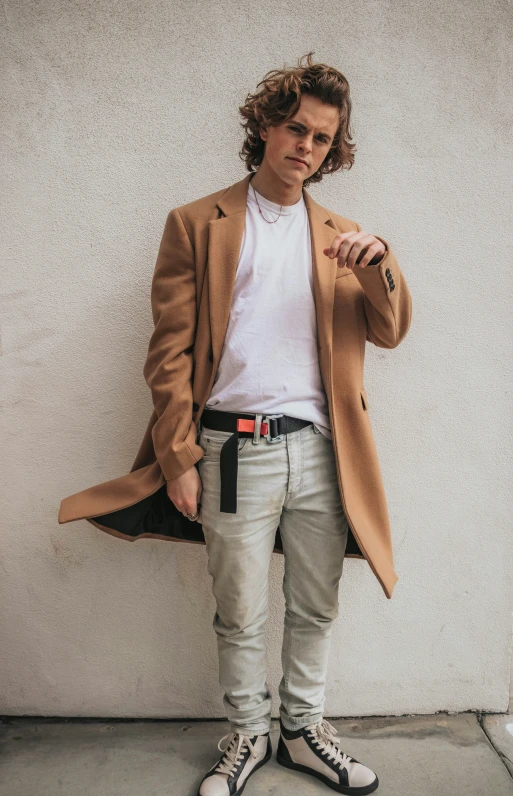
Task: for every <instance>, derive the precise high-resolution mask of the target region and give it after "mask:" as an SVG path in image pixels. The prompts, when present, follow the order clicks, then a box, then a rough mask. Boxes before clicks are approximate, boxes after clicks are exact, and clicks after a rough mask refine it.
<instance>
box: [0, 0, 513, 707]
mask: <svg viewBox="0 0 513 796" xmlns="http://www.w3.org/2000/svg"><path fill="white" fill-rule="evenodd" d="M2 18H3V19H2V21H3V25H2V32H1V34H0V35H1V39H0V45H1V52H2V57H1V65H2V80H1V81H0V92H1V111H2V132H1V151H2V160H1V180H2V185H3V213H2V222H1V236H2V237H1V253H2V276H1V321H0V337H1V340H0V342H1V356H0V368H1V424H2V425H1V434H2V443H1V447H2V458H1V461H2V468H3V476H2V478H1V483H2V505H1V509H0V517H1V520H0V522H1V535H0V545H1V551H0V554H1V555H0V564H1V575H2V577H1V580H0V589H1V593H0V600H1V602H0V604H1V605H2V609H1V613H2V625H3V626H2V628H1V631H2V644H1V647H0V677H1V692H0V712H1V713H4V714H31V715H34V714H35V715H47V716H136V717H144V716H148V717H222V716H223V711H222V706H221V692H220V689H219V687H218V683H217V653H216V643H215V636H214V632H213V630H212V626H211V623H212V619H213V614H214V599H213V596H212V593H211V580H210V576H209V575H208V574H207V571H206V552H205V549H204V548H203V547H198V546H192V545H178V544H173V543H171V542H162V541H161V542H157V541H149V540H142V541H139V542H136V543H133V544H130V543H128V542H124V541H121V540H118V539H115V538H112V537H109V536H108V535H106V534H104V533H102V532H101V531H98V530H97V529H95V528H93V527H92V526H91V525H90V524H88V523H87V522H86V521H82V522H78V523H71V524H68V525H63V526H59V525H58V524H57V512H58V507H59V502H60V500H61V498H63V497H65V496H67V495H69V494H72V493H74V492H77V491H79V490H81V489H84V488H86V487H88V486H92V485H93V484H96V483H99V482H101V481H105V480H108V479H110V478H114V477H117V476H118V475H122V474H124V473H125V472H127V471H128V469H129V468H130V466H131V464H132V462H133V459H134V458H135V454H136V452H137V449H138V447H139V443H140V441H141V437H142V434H143V431H144V429H145V428H146V424H147V421H148V419H149V416H150V413H151V408H152V407H151V397H150V392H149V390H148V388H147V386H146V384H145V382H144V379H143V376H142V366H143V362H144V359H145V355H146V350H147V345H148V341H149V337H150V334H151V330H152V321H151V312H150V301H149V289H150V282H151V276H152V272H153V267H154V263H155V258H156V254H157V249H158V244H159V241H160V236H161V234H162V230H163V226H164V222H165V219H166V215H167V213H168V212H169V210H170V209H171V208H172V207H175V206H177V205H180V204H183V203H185V202H187V201H190V200H192V199H195V198H197V197H199V196H202V195H205V194H207V193H210V192H212V191H215V190H218V189H219V188H222V187H224V186H226V187H227V186H229V185H230V184H231V183H233V182H235V180H238V179H240V178H241V177H243V176H244V174H245V171H244V168H243V165H242V163H241V161H240V160H239V158H238V155H237V153H238V150H239V147H240V144H241V141H242V138H241V136H242V131H241V129H240V128H239V126H238V125H239V119H238V111H237V109H238V105H240V104H242V102H243V101H244V98H245V96H246V93H247V92H248V91H251V90H253V89H254V88H255V86H256V83H257V81H258V80H260V79H261V78H262V77H263V75H264V74H265V72H266V71H267V70H269V69H271V68H275V67H281V66H283V65H284V64H287V65H292V64H294V63H295V62H296V60H297V58H298V57H299V56H300V55H302V54H303V53H306V52H308V50H313V51H314V52H315V58H316V60H322V61H325V62H328V63H332V64H333V65H334V66H336V67H338V68H339V69H341V70H342V71H343V72H344V73H345V74H346V76H347V77H348V79H349V81H350V84H351V87H352V98H353V103H354V116H353V119H354V132H355V138H356V142H357V146H358V151H357V154H356V163H355V166H354V167H353V169H352V170H351V171H350V172H344V173H341V174H338V175H335V176H333V177H331V178H326V179H325V180H324V182H323V183H322V184H321V185H319V186H311V188H310V190H311V193H312V195H313V196H314V198H316V199H317V200H318V201H320V202H321V203H323V204H325V205H327V206H328V207H330V208H332V209H333V210H334V211H336V212H338V213H341V214H342V215H346V216H348V217H349V218H352V219H354V220H357V221H358V222H359V223H361V224H362V226H363V227H364V229H365V230H368V231H370V232H375V233H378V234H380V235H382V236H383V237H385V238H386V239H387V240H388V241H389V242H390V243H391V245H392V246H393V248H394V251H395V253H396V255H397V257H398V260H399V263H400V264H401V267H402V269H403V271H404V273H405V275H406V278H407V280H408V283H409V285H410V289H411V292H412V295H413V306H414V317H413V322H412V326H411V329H410V333H409V335H408V337H407V338H406V340H405V341H404V342H403V344H402V345H401V346H400V347H399V348H398V349H396V350H394V351H385V350H377V349H375V348H374V347H373V346H371V345H370V344H369V346H368V348H367V366H366V384H367V389H368V394H369V399H370V411H371V418H372V422H373V427H374V433H375V436H376V442H377V445H378V450H379V453H380V460H381V464H382V470H383V477H384V481H385V487H386V490H387V496H388V501H389V509H390V515H391V521H392V531H393V539H394V551H395V563H396V570H397V573H398V575H399V582H398V584H397V585H396V587H395V591H394V595H393V598H392V600H387V599H386V597H385V595H384V594H383V592H382V590H381V587H380V586H379V583H378V582H377V581H376V579H375V578H374V576H373V574H372V572H371V570H370V568H369V567H368V565H367V564H366V563H365V562H363V561H355V560H347V559H346V563H345V573H344V577H343V579H342V584H341V592H340V602H341V605H340V616H339V619H338V621H337V625H336V628H335V632H334V636H333V643H332V656H331V663H330V672H329V681H328V688H327V700H326V715H327V716H332V717H333V716H340V715H344V716H359V715H376V714H378V715H379V714H387V715H388V714H390V715H396V714H404V713H432V712H435V711H440V710H442V711H443V710H449V711H465V710H473V709H482V710H489V711H505V710H506V709H507V707H508V694H509V684H510V663H511V638H512V637H511V629H512V628H511V608H512V604H513V599H512V598H513V594H512V592H513V587H512V552H513V551H512V536H513V534H512V530H513V528H512V508H513V501H512V462H511V458H512V457H511V452H512V444H511V442H512V361H513V360H512V356H511V354H512V351H511V348H512V331H513V326H512V301H511V291H512V288H513V275H512V274H513V270H512V266H513V262H512V259H513V258H512V247H511V241H512V233H513V225H512V221H513V218H512V215H513V214H512V208H513V188H512V180H511V174H512V165H513V151H512V150H513V147H512V140H511V131H512V121H513V113H512V110H513V109H512V103H511V95H510V93H509V88H510V86H511V85H512V81H513V74H512V63H511V53H512V47H511V45H512V39H513V33H512V26H511V6H510V4H509V3H508V2H506V0H502V1H501V0H496V2H493V0H492V2H488V3H487V4H486V6H483V4H482V3H480V2H477V0H473V2H461V1H460V2H456V3H452V4H450V5H448V4H447V3H446V2H444V0H434V2H432V3H430V4H429V5H427V6H426V5H424V4H421V3H413V2H406V1H405V2H396V3H391V2H388V3H387V2H376V1H372V0H357V2H351V3H350V2H337V3H334V2H332V0H330V1H329V2H328V0H317V2H316V3H315V4H312V3H309V2H304V0H296V2H294V3H291V2H285V3H280V2H276V0H272V2H271V1H270V0H260V2H259V3H257V4H255V3H249V2H246V1H245V0H243V2H240V1H239V0H225V2H210V3H206V2H203V3H202V2H197V1H196V2H194V0H193V1H192V2H191V0H175V2H170V0H161V1H160V2H158V1H157V0H152V1H150V2H147V3H139V2H134V0H128V1H127V2H124V3H99V2H87V3H86V2H83V3H77V2H63V1H62V0H61V2H58V1H57V2H51V0H47V2H37V1H36V0H32V2H30V1H29V0H21V1H20V0H18V1H17V2H14V0H7V2H6V3H5V4H4V5H3V10H2ZM282 564H283V561H282V559H281V558H280V557H278V556H274V557H273V563H272V569H271V578H272V588H271V605H272V607H271V617H270V620H269V625H268V643H269V683H270V686H271V689H272V691H273V694H274V695H275V698H276V701H275V706H274V715H275V716H277V711H278V701H277V685H278V682H279V679H280V676H281V669H280V647H281V628H282V619H283V598H282V594H281V578H282Z"/></svg>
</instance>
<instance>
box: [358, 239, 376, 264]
mask: <svg viewBox="0 0 513 796" xmlns="http://www.w3.org/2000/svg"><path fill="white" fill-rule="evenodd" d="M380 251H381V246H380V245H379V242H378V243H373V244H371V245H370V246H369V247H368V248H367V251H366V252H365V254H364V256H363V257H362V258H361V259H360V260H359V262H358V261H357V264H358V265H359V267H360V268H366V267H367V266H368V264H369V263H370V261H371V260H373V259H374V257H376V255H377V254H378V252H380Z"/></svg>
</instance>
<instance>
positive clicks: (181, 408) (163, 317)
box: [58, 174, 412, 599]
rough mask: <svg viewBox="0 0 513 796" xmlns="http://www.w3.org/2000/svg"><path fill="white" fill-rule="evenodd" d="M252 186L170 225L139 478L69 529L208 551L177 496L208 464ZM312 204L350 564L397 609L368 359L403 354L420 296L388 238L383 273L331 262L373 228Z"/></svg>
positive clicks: (316, 281)
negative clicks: (340, 248)
mask: <svg viewBox="0 0 513 796" xmlns="http://www.w3.org/2000/svg"><path fill="white" fill-rule="evenodd" d="M250 177H251V175H250V174H248V175H246V177H244V178H243V179H242V180H240V181H238V182H236V183H235V184H233V185H231V186H230V187H228V188H224V189H223V190H220V191H217V192H215V193H213V194H210V195H209V196H205V197H203V198H201V199H198V200H196V201H193V202H190V203H188V204H186V205H183V206H181V207H178V208H175V209H173V210H171V212H170V213H169V215H168V217H167V220H166V224H165V228H164V232H163V236H162V240H161V243H160V248H159V252H158V256H157V262H156V265H155V271H154V275H153V281H152V288H151V307H152V314H153V320H154V324H155V328H154V331H153V334H152V336H151V339H150V342H149V347H148V354H147V358H146V362H145V364H144V369H143V374H144V378H145V379H146V382H147V383H148V386H149V387H150V390H151V393H152V398H153V405H154V411H153V413H152V415H151V417H150V421H149V424H148V426H147V429H146V433H145V435H144V438H143V440H142V443H141V446H140V448H139V451H138V453H137V456H136V458H135V461H134V464H133V466H132V469H131V471H130V472H129V473H128V474H125V475H122V476H120V477H118V478H114V479H113V480H111V481H107V482H105V483H102V484H99V485H97V486H92V487H90V488H88V489H85V490H83V491H81V492H78V493H76V494H74V495H71V496H69V497H66V498H64V499H63V500H62V502H61V506H60V512H59V517H58V521H59V522H60V523H66V522H71V521H73V520H79V519H87V520H88V521H89V522H91V523H92V524H93V525H95V526H96V527H98V528H100V529H101V530H103V531H106V532H107V533H111V534H113V535H115V536H118V537H120V538H124V539H129V540H133V539H137V538H141V537H150V538H152V537H153V538H159V539H171V540H176V541H188V542H196V543H203V544H204V538H203V536H202V533H201V525H200V524H199V523H197V522H191V521H189V520H187V519H186V518H184V517H183V515H182V514H181V513H179V518H180V522H181V524H180V522H179V521H178V520H177V517H176V515H177V514H178V511H177V510H176V509H175V507H174V505H173V504H172V503H171V501H170V500H169V498H168V497H167V491H166V486H165V484H166V481H167V480H170V479H173V478H177V477H178V476H179V475H181V474H182V473H183V472H185V471H186V470H188V469H189V468H191V467H193V466H194V465H196V464H197V462H198V461H199V460H200V459H201V458H202V457H203V455H204V453H203V449H202V448H201V447H200V445H199V444H198V433H199V429H200V418H201V414H202V412H203V408H204V406H205V404H206V402H207V400H208V398H209V396H210V392H211V389H212V386H213V382H214V378H215V375H216V371H217V368H218V365H219V360H220V357H221V351H222V348H223V342H224V338H225V334H226V329H227V325H228V319H229V312H230V305H231V299H232V291H233V286H234V280H235V273H236V270H237V263H238V258H239V251H240V246H241V241H242V235H243V231H244V224H245V218H246V200H247V192H248V185H249V181H250ZM303 196H304V199H305V203H306V207H307V212H308V219H309V223H310V232H311V239H312V267H313V286H314V299H315V308H316V320H317V336H318V339H317V346H318V352H319V364H320V370H321V375H322V381H323V385H324V388H325V391H326V395H327V399H328V407H329V415H330V421H331V428H332V437H333V445H334V449H335V454H336V462H337V476H338V483H339V489H340V496H341V500H342V505H343V507H344V510H345V513H346V516H347V519H348V522H349V528H350V535H349V539H348V545H347V549H346V556H347V557H352V558H360V559H364V560H367V561H368V563H369V565H370V567H371V569H372V571H373V572H374V574H375V576H376V578H377V579H378V581H379V583H380V584H381V586H382V588H383V591H384V593H385V595H386V596H387V597H388V598H389V599H390V598H391V597H392V591H393V588H394V586H395V583H396V582H397V580H398V576H397V574H396V572H395V571H394V563H393V554H392V540H391V531H390V523H389V516H388V509H387V502H386V497H385V492H384V487H383V483H382V478H381V473H380V466H379V462H378V456H377V451H376V447H375V442H374V437H373V432H372V428H371V421H370V413H369V400H368V398H367V393H366V390H365V382H364V358H365V347H366V342H367V341H368V342H371V343H373V344H374V345H376V346H379V347H380V348H395V347H396V346H397V345H399V343H400V342H401V341H402V340H403V338H404V337H405V335H406V333H407V332H408V329H409V326H410V322H411V314H412V301H411V295H410V292H409V289H408V286H407V284H406V280H405V278H404V276H403V274H402V272H401V269H400V268H399V265H398V263H397V260H396V258H395V256H394V254H393V252H392V250H391V248H390V246H389V244H388V243H387V241H385V240H384V239H383V238H381V237H380V236H378V235H377V236H376V237H378V238H379V239H380V240H381V241H382V242H383V243H384V245H385V246H386V252H385V254H384V256H383V258H382V259H381V260H380V262H379V263H378V264H377V265H375V266H368V267H366V268H360V267H359V266H356V267H355V268H354V270H351V269H350V268H347V267H345V266H344V267H342V268H340V267H338V265H337V260H336V259H330V258H329V257H327V256H326V255H325V254H324V253H323V249H324V248H325V247H327V246H330V245H331V243H332V242H333V239H334V237H335V235H336V234H337V233H338V232H348V231H352V230H360V229H361V227H360V226H359V225H358V224H357V223H356V222H354V221H351V220H350V219H348V218H344V217H343V216H339V215H336V214H335V213H332V212H330V211H328V210H327V209H326V208H324V207H322V206H321V205H319V204H318V203H317V202H315V201H314V200H313V199H312V197H311V196H310V195H309V193H308V192H307V191H306V190H303ZM277 344H279V341H277ZM157 494H158V495H159V496H160V503H159V509H158V511H157V510H156V509H155V506H153V508H152V511H151V512H150V511H149V509H148V507H149V506H150V505H151V500H152V497H151V496H155V495H157ZM162 501H167V503H165V504H164V503H163V502H162ZM172 511H174V512H175V515H174V516H173V518H172V519H170V517H171V512H172ZM159 512H160V514H159ZM126 517H128V518H129V520H128V521H127V520H126ZM134 517H135V518H136V519H134ZM170 523H171V525H170ZM198 526H199V530H198ZM164 529H165V530H164ZM276 539H277V542H276V546H275V551H276V552H283V549H282V547H281V543H280V541H279V527H278V529H277V536H276Z"/></svg>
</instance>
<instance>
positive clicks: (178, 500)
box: [167, 466, 203, 517]
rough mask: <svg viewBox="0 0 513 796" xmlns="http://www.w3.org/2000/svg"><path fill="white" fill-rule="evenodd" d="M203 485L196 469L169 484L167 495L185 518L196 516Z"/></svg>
mask: <svg viewBox="0 0 513 796" xmlns="http://www.w3.org/2000/svg"><path fill="white" fill-rule="evenodd" d="M202 489H203V485H202V483H201V478H200V476H199V473H198V470H197V468H196V467H194V466H193V467H191V468H190V469H189V470H186V471H185V473H182V475H179V476H178V478H172V479H171V481H168V482H167V495H168V497H169V499H170V500H171V501H172V502H173V503H174V504H175V506H176V508H177V509H178V511H181V512H182V514H183V515H184V517H186V516H187V514H196V513H197V511H198V504H199V502H200V497H201V492H202Z"/></svg>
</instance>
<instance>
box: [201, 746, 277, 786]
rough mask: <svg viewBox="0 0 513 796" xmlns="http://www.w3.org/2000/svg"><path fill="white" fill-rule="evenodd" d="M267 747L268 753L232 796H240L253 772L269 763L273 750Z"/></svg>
mask: <svg viewBox="0 0 513 796" xmlns="http://www.w3.org/2000/svg"><path fill="white" fill-rule="evenodd" d="M269 746H270V749H269V751H268V752H266V753H265V757H263V758H262V759H261V760H260V762H259V763H257V764H256V766H255V767H254V768H253V769H252V770H251V774H249V776H247V777H246V779H245V780H244V782H243V783H242V785H241V787H240V788H239V789H238V790H236V791H235V793H234V794H233V796H240V794H241V793H242V791H243V790H244V788H245V787H246V784H247V782H248V780H250V779H251V777H252V776H253V774H254V773H255V771H258V769H259V768H262V766H263V765H265V764H266V763H268V762H269V760H270V759H271V757H272V756H273V749H272V746H271V745H270V744H269ZM202 785H203V781H202V782H201V783H200V786H199V788H198V793H197V794H196V796H200V789H201V786H202Z"/></svg>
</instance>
